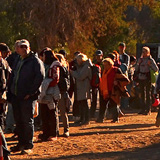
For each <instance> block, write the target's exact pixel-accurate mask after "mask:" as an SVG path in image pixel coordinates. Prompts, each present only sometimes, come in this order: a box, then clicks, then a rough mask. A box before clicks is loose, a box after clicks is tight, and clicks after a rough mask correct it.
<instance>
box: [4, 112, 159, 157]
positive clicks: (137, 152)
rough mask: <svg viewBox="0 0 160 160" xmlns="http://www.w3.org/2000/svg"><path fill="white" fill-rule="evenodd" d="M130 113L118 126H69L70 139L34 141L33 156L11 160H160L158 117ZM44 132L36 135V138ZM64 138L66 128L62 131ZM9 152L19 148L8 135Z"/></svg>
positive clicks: (71, 124) (108, 122)
mask: <svg viewBox="0 0 160 160" xmlns="http://www.w3.org/2000/svg"><path fill="white" fill-rule="evenodd" d="M156 114H157V113H152V114H151V115H148V116H145V115H138V114H136V113H128V114H126V115H125V116H124V117H121V119H120V122H119V123H111V120H105V121H104V123H96V122H95V121H91V124H89V125H86V126H80V127H75V126H73V121H71V122H70V126H71V127H70V137H69V138H64V137H58V140H57V141H55V142H38V141H35V143H34V148H33V153H31V154H30V155H21V154H20V153H14V154H11V159H12V160H74V159H76V160H88V159H89V160H99V159H101V160H160V128H156V127H155V125H154V123H155V117H156ZM40 132H41V131H37V132H35V136H37V135H38V134H39V133H40ZM60 134H63V128H62V127H61V128H60ZM5 136H6V137H7V141H8V146H9V148H10V147H11V146H13V145H15V144H16V141H10V137H11V136H12V135H11V134H6V135H5Z"/></svg>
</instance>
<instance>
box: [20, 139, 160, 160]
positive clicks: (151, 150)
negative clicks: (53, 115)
mask: <svg viewBox="0 0 160 160" xmlns="http://www.w3.org/2000/svg"><path fill="white" fill-rule="evenodd" d="M159 149H160V142H159V143H157V144H153V145H151V146H148V147H145V148H138V149H135V150H134V151H122V152H103V153H83V154H79V155H71V156H62V157H58V158H55V157H49V158H46V159H44V158H38V159H35V160H89V159H90V160H91V159H92V160H159V159H160V152H159ZM19 160H22V159H19ZM23 160H24V159H23ZM26 160H27V159H26Z"/></svg>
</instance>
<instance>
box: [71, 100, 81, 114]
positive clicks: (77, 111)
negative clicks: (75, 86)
mask: <svg viewBox="0 0 160 160" xmlns="http://www.w3.org/2000/svg"><path fill="white" fill-rule="evenodd" d="M79 110H80V108H79V103H78V101H77V100H74V102H73V116H75V117H79V116H80V111H79Z"/></svg>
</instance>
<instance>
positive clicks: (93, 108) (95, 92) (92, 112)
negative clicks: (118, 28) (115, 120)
mask: <svg viewBox="0 0 160 160" xmlns="http://www.w3.org/2000/svg"><path fill="white" fill-rule="evenodd" d="M102 60H103V52H102V51H101V50H97V51H96V52H95V60H93V64H94V65H98V66H99V67H100V68H101V70H102V67H103V65H102ZM100 72H101V71H100ZM101 74H102V72H101ZM98 87H99V86H97V87H95V86H92V101H91V108H90V118H95V112H96V108H97V96H98V90H99V88H98Z"/></svg>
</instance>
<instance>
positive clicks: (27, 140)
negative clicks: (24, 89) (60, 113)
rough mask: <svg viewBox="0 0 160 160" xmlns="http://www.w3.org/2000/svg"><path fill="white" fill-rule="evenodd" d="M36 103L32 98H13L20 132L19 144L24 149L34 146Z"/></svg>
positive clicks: (15, 116) (14, 112)
mask: <svg viewBox="0 0 160 160" xmlns="http://www.w3.org/2000/svg"><path fill="white" fill-rule="evenodd" d="M35 103H36V101H33V100H32V99H31V98H29V99H27V100H21V99H18V98H17V97H16V96H15V97H13V99H12V106H13V114H14V118H15V122H16V131H17V134H18V145H19V146H21V147H24V149H31V148H33V133H34V120H33V114H34V110H35Z"/></svg>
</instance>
